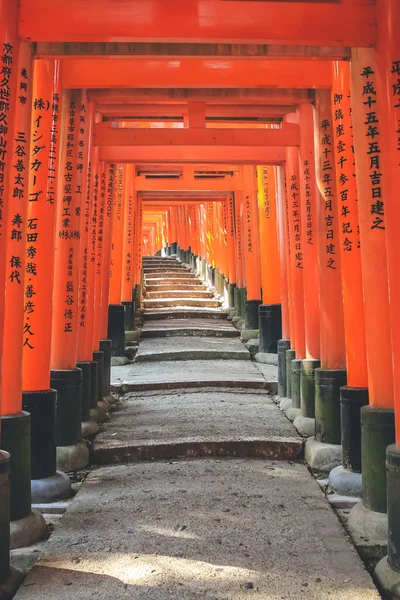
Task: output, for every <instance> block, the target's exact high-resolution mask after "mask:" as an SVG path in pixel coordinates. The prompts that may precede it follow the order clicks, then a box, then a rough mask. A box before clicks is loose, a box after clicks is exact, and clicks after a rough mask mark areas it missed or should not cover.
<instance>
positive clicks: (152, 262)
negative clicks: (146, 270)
mask: <svg viewBox="0 0 400 600" xmlns="http://www.w3.org/2000/svg"><path fill="white" fill-rule="evenodd" d="M179 264H180V263H178V261H177V260H175V259H173V258H166V259H165V260H147V261H146V260H144V261H142V265H143V266H144V267H154V266H159V265H161V266H172V265H176V266H178V265H179Z"/></svg>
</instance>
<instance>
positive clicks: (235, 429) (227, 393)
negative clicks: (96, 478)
mask: <svg viewBox="0 0 400 600" xmlns="http://www.w3.org/2000/svg"><path fill="white" fill-rule="evenodd" d="M302 450H303V441H302V439H301V438H300V436H299V435H298V434H297V433H296V430H295V428H294V427H293V425H292V423H291V422H290V421H288V420H287V419H286V418H285V416H284V415H283V413H282V412H281V411H279V410H278V409H277V407H276V406H275V404H274V403H273V401H272V399H271V397H270V396H268V394H266V393H258V392H257V390H249V389H240V388H235V389H231V390H223V389H219V388H216V389H212V390H201V389H199V390H181V391H180V393H179V394H176V393H174V392H173V391H168V390H166V391H164V392H163V391H160V393H159V394H157V399H156V400H155V398H154V396H153V395H151V396H150V395H147V396H146V395H143V394H140V393H139V394H137V395H131V396H127V397H125V398H123V399H122V400H121V402H120V403H119V404H118V406H117V407H116V408H115V410H114V411H113V416H112V422H110V423H106V424H105V425H104V428H103V430H102V432H101V433H100V434H99V435H98V436H97V438H96V440H95V441H94V443H93V453H92V458H93V459H94V462H96V463H103V464H104V463H112V462H134V461H138V460H158V459H173V458H184V457H186V456H191V457H192V458H193V457H203V456H207V455H218V456H220V457H221V456H241V457H248V456H258V457H263V458H280V459H284V458H287V459H293V458H297V457H299V456H300V454H301V453H302Z"/></svg>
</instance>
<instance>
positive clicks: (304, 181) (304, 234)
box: [297, 104, 320, 418]
mask: <svg viewBox="0 0 400 600" xmlns="http://www.w3.org/2000/svg"><path fill="white" fill-rule="evenodd" d="M297 116H298V121H299V126H300V147H299V152H298V160H299V182H300V183H299V191H300V211H301V220H302V231H301V238H302V253H303V264H304V272H303V284H304V327H305V358H304V359H303V360H302V362H301V366H300V368H301V373H300V395H301V410H302V415H303V416H304V417H308V418H314V416H315V377H314V372H315V369H316V368H318V367H319V366H320V361H319V356H320V306H319V281H318V227H317V219H318V216H317V207H316V195H317V187H316V181H315V152H314V133H313V108H312V106H311V104H301V105H300V106H299V108H298V111H297Z"/></svg>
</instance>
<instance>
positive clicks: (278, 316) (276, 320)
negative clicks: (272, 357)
mask: <svg viewBox="0 0 400 600" xmlns="http://www.w3.org/2000/svg"><path fill="white" fill-rule="evenodd" d="M258 321H259V330H260V336H259V337H260V352H267V353H268V354H276V353H277V351H278V340H280V339H281V337H282V313H281V305H280V304H261V305H260V306H259V307H258Z"/></svg>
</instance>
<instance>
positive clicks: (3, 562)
mask: <svg viewBox="0 0 400 600" xmlns="http://www.w3.org/2000/svg"><path fill="white" fill-rule="evenodd" d="M17 27H18V4H17V3H16V2H13V1H12V0H2V1H1V2H0V44H1V51H2V59H1V60H2V68H4V69H5V75H4V74H3V77H2V82H1V84H0V87H1V90H2V94H6V96H5V98H7V94H9V95H8V101H7V102H6V101H4V100H3V101H2V102H1V106H0V116H1V119H2V123H3V125H4V126H5V127H4V129H3V132H2V136H1V137H2V152H1V157H0V166H1V171H0V216H1V219H0V275H1V281H2V282H3V290H4V282H5V281H6V277H7V275H9V270H10V265H9V264H7V255H6V244H7V237H8V236H7V233H6V226H7V223H8V222H9V218H10V215H12V210H11V206H12V202H10V201H9V200H10V195H11V194H10V192H11V189H12V188H11V186H12V185H14V179H13V172H12V168H13V167H12V165H13V162H14V159H15V158H16V157H14V156H13V143H14V142H13V140H14V137H15V136H14V115H15V107H16V104H17V102H16V97H17V95H16V89H17V88H16V86H17V84H18V82H19V78H18V70H17V69H18V62H17V61H18V37H17ZM18 236H19V234H18ZM22 240H23V238H22ZM4 312H5V294H4V292H3V293H2V294H1V295H0V326H1V332H0V361H2V359H3V347H4V343H5V344H7V340H5V339H4ZM9 375H10V374H8V376H9ZM1 378H2V369H0V415H1V414H2V401H3V398H2V388H3V385H2V381H1ZM1 442H2V443H1V447H2V448H3V440H1ZM27 504H28V502H27ZM29 510H30V504H29ZM9 551H10V455H9V453H8V452H7V451H5V450H1V451H0V586H3V585H4V586H7V587H10V591H13V590H15V589H16V588H17V586H18V585H19V583H20V580H21V577H20V576H19V573H18V572H17V571H14V570H13V569H10V560H9Z"/></svg>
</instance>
